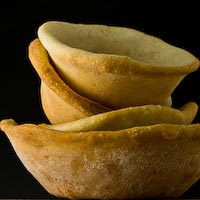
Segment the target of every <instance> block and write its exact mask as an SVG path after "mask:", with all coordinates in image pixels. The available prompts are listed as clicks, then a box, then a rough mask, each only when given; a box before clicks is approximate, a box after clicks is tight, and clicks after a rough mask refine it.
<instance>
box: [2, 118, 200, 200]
mask: <svg viewBox="0 0 200 200" xmlns="http://www.w3.org/2000/svg"><path fill="white" fill-rule="evenodd" d="M0 127H1V130H2V131H5V133H6V135H7V136H8V138H9V140H10V141H11V144H12V145H13V147H14V149H15V151H16V153H17V155H18V156H19V158H20V159H21V160H22V162H23V164H24V165H25V167H26V168H27V170H29V171H30V172H31V174H33V176H34V177H35V178H36V179H37V180H38V181H39V182H40V183H41V185H42V186H43V187H44V188H45V189H46V190H47V191H48V192H50V193H51V194H53V195H55V196H59V197H65V198H72V199H91V198H92V199H124V198H151V197H167V198H168V197H178V196H180V195H181V194H182V193H183V192H185V191H186V190H187V189H188V188H189V187H190V186H191V185H192V184H194V183H195V182H196V181H197V180H198V179H199V177H200V124H193V125H172V124H157V125H152V126H141V127H135V128H130V129H126V130H120V131H90V132H63V131H55V130H49V129H46V128H43V127H40V126H37V125H33V124H24V125H17V124H16V123H15V122H14V121H13V120H3V121H2V122H1V123H0Z"/></svg>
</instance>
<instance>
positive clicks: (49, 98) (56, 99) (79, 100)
mask: <svg viewBox="0 0 200 200" xmlns="http://www.w3.org/2000/svg"><path fill="white" fill-rule="evenodd" d="M28 55H29V59H30V61H31V63H32V65H33V67H34V69H35V70H36V72H37V74H38V75H39V77H40V79H41V92H40V94H41V103H42V107H43V110H44V112H45V115H46V116H47V118H48V119H49V121H50V122H51V123H54V124H55V123H56V124H57V123H63V122H68V121H73V120H77V119H80V118H84V117H88V116H92V115H95V114H98V113H102V112H106V111H109V110H111V109H109V108H106V107H105V106H103V105H100V104H99V103H98V102H94V101H92V100H89V99H87V98H85V97H83V96H81V95H79V94H78V93H76V92H75V91H73V90H72V89H71V88H70V87H69V86H68V85H67V84H66V83H65V82H64V81H63V80H62V79H61V78H60V76H59V74H58V73H56V71H55V69H54V67H53V66H52V64H51V63H50V60H49V56H48V53H47V51H46V50H45V48H44V47H43V46H42V44H41V42H40V41H39V39H35V40H33V41H32V42H31V43H30V45H29V51H28Z"/></svg>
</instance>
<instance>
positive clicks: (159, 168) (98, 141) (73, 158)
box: [0, 21, 200, 199]
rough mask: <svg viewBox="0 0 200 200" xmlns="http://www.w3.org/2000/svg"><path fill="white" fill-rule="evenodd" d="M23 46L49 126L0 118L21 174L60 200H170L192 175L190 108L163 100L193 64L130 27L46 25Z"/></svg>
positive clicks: (195, 135)
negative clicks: (25, 173)
mask: <svg viewBox="0 0 200 200" xmlns="http://www.w3.org/2000/svg"><path fill="white" fill-rule="evenodd" d="M38 36H39V38H36V39H35V40H34V41H32V42H31V43H30V45H29V52H28V53H29V54H28V55H29V58H30V61H31V63H32V65H33V67H34V69H35V70H36V72H37V74H38V75H39V77H40V79H41V93H40V94H41V100H42V107H43V109H44V112H45V114H46V116H47V118H48V119H49V121H50V122H51V124H37V125H36V124H17V123H16V122H15V121H14V120H12V119H6V120H2V121H1V122H0V129H1V130H2V131H4V132H5V134H6V135H7V137H8V138H9V140H10V142H11V144H12V146H13V147H14V150H15V151H16V153H17V155H18V156H19V159H20V160H21V161H22V163H23V164H24V166H25V167H26V168H27V170H28V171H29V172H30V173H31V174H32V175H33V176H34V177H35V178H36V179H37V180H38V181H39V183H40V184H41V185H42V186H43V187H44V188H45V189H46V190H47V191H48V192H49V193H50V194H53V195H55V196H58V197H64V198H70V199H133V198H156V197H157V198H170V197H179V196H180V195H181V194H183V193H184V192H185V191H186V190H187V189H188V188H189V187H191V186H192V185H193V184H194V183H195V182H196V181H197V180H198V179H199V178H200V124H198V123H197V124H192V122H193V120H194V118H195V116H196V114H197V111H198V105H197V104H196V103H194V102H189V103H187V104H185V105H184V106H183V107H182V108H180V109H179V110H178V109H175V108H172V107H170V106H171V103H172V102H171V93H172V92H173V90H174V89H175V87H176V86H177V85H178V84H179V83H180V81H181V80H182V79H183V78H184V77H185V76H186V75H187V74H189V73H191V72H193V71H195V70H197V68H198V67H199V60H198V59H197V58H195V57H194V56H193V55H192V54H191V53H189V52H187V51H185V50H183V49H180V48H177V47H174V46H172V45H170V44H167V43H166V42H164V41H162V40H160V39H158V38H156V37H152V36H149V35H147V34H144V33H141V32H139V31H137V30H133V29H127V28H122V27H108V26H104V25H83V24H82V25H81V24H70V23H66V22H55V21H54V22H47V23H44V24H43V25H41V26H40V27H39V30H38Z"/></svg>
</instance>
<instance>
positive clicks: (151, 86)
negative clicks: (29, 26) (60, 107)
mask: <svg viewBox="0 0 200 200" xmlns="http://www.w3.org/2000/svg"><path fill="white" fill-rule="evenodd" d="M38 37H39V39H40V41H41V43H42V44H43V46H44V47H45V49H46V50H47V51H48V54H49V55H50V58H51V60H52V62H53V66H54V67H55V69H56V71H57V72H58V74H59V75H60V76H61V78H62V79H63V80H64V81H65V82H66V83H67V84H68V85H69V86H70V87H71V88H72V89H73V90H75V91H76V92H77V93H78V94H80V95H82V96H85V97H87V98H89V99H92V100H94V101H95V102H98V103H100V104H102V105H104V106H106V107H109V108H113V109H117V108H122V107H129V106H137V105H145V104H159V105H167V106H171V103H172V102H171V94H172V92H173V91H174V89H175V88H176V86H177V85H178V84H179V83H180V81H181V80H182V79H183V78H184V77H185V76H186V75H187V74H189V73H191V72H193V71H195V70H196V69H197V68H198V67H199V60H198V59H197V58H196V57H195V56H193V55H192V54H191V53H190V52H188V51H186V50H184V49H181V48H178V47H175V46H173V45H171V44H168V43H166V42H165V41H163V40H161V39H159V38H157V37H154V36H151V35H148V34H145V33H143V32H140V31H138V30H134V29H131V28H125V27H114V26H106V25H91V24H90V25H89V24H74V23H67V22H61V21H48V22H46V23H44V24H42V25H41V26H40V27H39V29H38Z"/></svg>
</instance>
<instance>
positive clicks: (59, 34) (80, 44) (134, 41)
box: [38, 21, 194, 66]
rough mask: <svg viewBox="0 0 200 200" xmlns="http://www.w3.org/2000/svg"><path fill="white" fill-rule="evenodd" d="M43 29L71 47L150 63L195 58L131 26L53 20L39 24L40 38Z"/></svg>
mask: <svg viewBox="0 0 200 200" xmlns="http://www.w3.org/2000/svg"><path fill="white" fill-rule="evenodd" d="M42 32H45V33H46V34H47V35H49V36H50V37H53V38H54V39H56V40H58V41H59V42H61V43H64V44H66V45H68V46H70V47H72V48H77V49H82V50H85V51H89V52H92V53H98V54H99V53H101V54H114V55H120V56H128V57H130V58H132V59H134V60H137V61H140V62H144V63H147V64H151V65H158V66H182V65H187V64H190V63H191V62H193V61H194V57H193V55H191V54H190V53H189V52H187V51H185V50H183V49H181V48H177V47H175V46H172V45H170V44H168V43H166V42H164V41H163V40H161V39H159V38H157V37H154V36H151V35H148V34H145V33H143V32H141V31H137V30H134V29H130V28H124V27H114V26H105V25H86V24H71V23H66V22H54V21H51V22H47V23H45V24H43V25H42V26H41V27H40V28H39V30H38V33H39V38H40V36H41V35H42V34H41V33H42ZM40 39H41V38H40Z"/></svg>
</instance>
